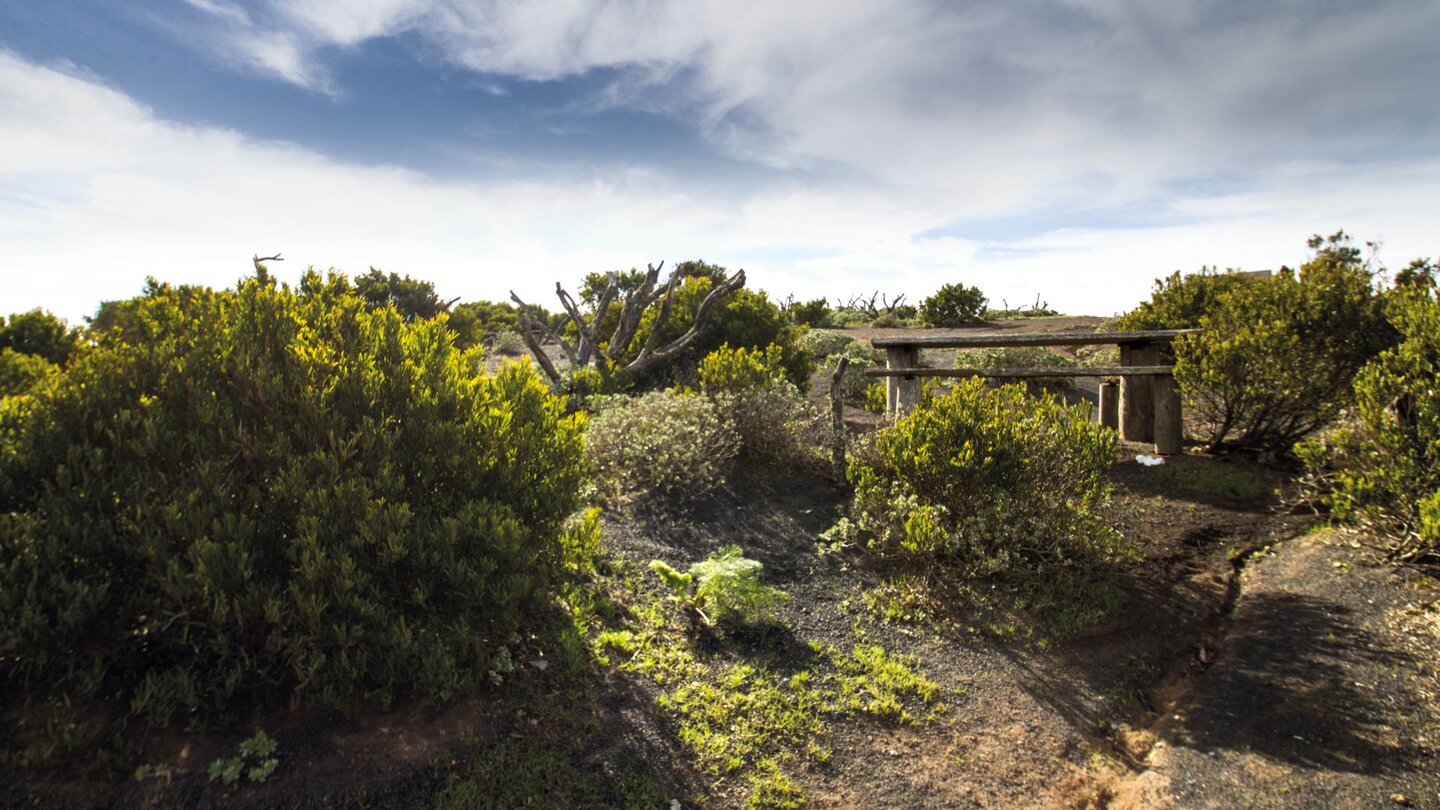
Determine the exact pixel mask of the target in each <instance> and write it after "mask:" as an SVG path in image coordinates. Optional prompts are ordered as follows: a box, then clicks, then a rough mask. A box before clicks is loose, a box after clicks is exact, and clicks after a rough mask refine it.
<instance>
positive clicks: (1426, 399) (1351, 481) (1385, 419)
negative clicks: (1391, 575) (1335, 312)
mask: <svg viewBox="0 0 1440 810" xmlns="http://www.w3.org/2000/svg"><path fill="white" fill-rule="evenodd" d="M1397 293H1398V294H1397V295H1396V296H1395V298H1394V300H1393V306H1392V316H1393V320H1394V322H1395V324H1396V325H1397V326H1398V327H1399V330H1400V334H1401V337H1402V338H1403V339H1402V341H1401V343H1400V344H1399V345H1398V346H1396V347H1395V348H1393V349H1390V350H1388V351H1385V352H1383V353H1381V354H1380V355H1379V356H1378V357H1376V358H1375V359H1374V360H1373V361H1371V362H1370V363H1369V364H1367V365H1366V366H1365V367H1364V368H1363V369H1361V370H1360V373H1359V374H1358V375H1357V376H1356V378H1355V408H1354V410H1353V413H1352V414H1351V417H1350V418H1349V419H1347V420H1345V421H1344V422H1342V423H1341V424H1340V426H1339V427H1337V428H1336V429H1335V430H1333V431H1331V432H1330V434H1329V435H1327V436H1325V437H1324V438H1323V439H1321V440H1314V441H1308V442H1305V443H1303V444H1301V445H1300V446H1299V447H1298V448H1297V452H1298V454H1299V455H1300V457H1301V459H1302V460H1303V461H1304V462H1305V466H1306V468H1307V472H1308V473H1309V480H1310V482H1311V484H1312V486H1313V487H1314V488H1315V492H1314V494H1315V495H1316V496H1317V497H1318V498H1319V499H1320V500H1321V501H1322V502H1323V503H1324V504H1326V505H1327V506H1328V507H1329V508H1330V510H1331V514H1332V516H1333V517H1335V518H1336V519H1338V520H1342V521H1353V522H1358V523H1360V524H1362V525H1365V526H1367V527H1369V528H1371V529H1373V530H1374V531H1375V532H1376V533H1377V534H1378V535H1379V536H1380V538H1381V539H1382V541H1383V542H1384V543H1385V545H1386V546H1388V548H1389V550H1390V551H1391V552H1392V553H1393V554H1395V555H1396V556H1398V557H1401V558H1407V559H1413V558H1418V557H1424V556H1435V555H1437V554H1440V302H1437V301H1436V300H1435V298H1434V297H1433V293H1428V294H1427V293H1415V292H1400V291H1397Z"/></svg>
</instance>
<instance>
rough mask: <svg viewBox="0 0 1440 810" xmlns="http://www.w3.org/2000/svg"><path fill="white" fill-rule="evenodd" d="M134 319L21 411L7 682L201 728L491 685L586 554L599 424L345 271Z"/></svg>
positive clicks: (190, 295) (151, 309)
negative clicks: (585, 463) (512, 640)
mask: <svg viewBox="0 0 1440 810" xmlns="http://www.w3.org/2000/svg"><path fill="white" fill-rule="evenodd" d="M123 315H124V317H123V319H122V320H123V328H117V329H115V330H114V331H111V332H109V333H107V335H106V337H105V339H104V340H103V341H102V342H101V343H100V344H99V345H98V346H96V347H92V348H91V349H88V350H87V351H86V352H84V353H83V355H82V356H81V357H80V358H78V359H77V360H76V361H75V362H73V363H72V365H71V367H70V368H69V369H68V370H67V371H66V373H65V374H64V375H62V376H61V377H60V378H59V379H58V380H57V381H56V383H55V384H54V385H52V386H48V387H46V388H45V389H44V390H43V391H42V392H40V393H38V394H37V395H35V396H31V397H21V398H11V399H6V400H5V401H4V410H3V413H0V614H3V615H4V616H6V617H7V619H6V621H5V622H0V668H3V674H4V677H5V678H6V679H7V681H8V682H9V684H11V686H12V687H13V688H17V689H21V690H22V691H27V693H28V698H30V699H37V700H41V701H44V700H45V699H49V701H51V702H52V704H54V705H61V704H63V705H69V704H70V703H71V702H72V701H73V702H87V701H91V700H93V699H102V698H103V699H106V700H112V699H114V700H116V701H117V702H114V703H113V704H112V705H114V706H115V708H116V709H117V710H118V712H119V714H118V715H115V716H116V717H120V718H123V717H125V716H127V715H128V716H132V717H140V718H144V719H147V720H154V721H165V720H169V719H172V718H176V717H184V718H186V719H187V721H189V722H192V723H203V722H205V721H207V720H209V719H212V718H214V717H216V716H217V715H219V714H222V713H224V712H226V711H227V710H230V709H235V708H239V707H241V706H243V705H245V704H246V703H248V702H249V701H251V700H257V701H263V702H267V703H276V702H279V703H284V702H287V701H288V702H292V703H295V704H300V705H309V706H323V707H340V708H344V707H351V706H355V705H357V704H359V703H361V702H365V703H378V704H381V705H383V704H387V703H389V702H390V701H392V700H395V699H397V698H401V697H405V696H418V697H421V698H424V699H428V700H444V699H447V698H449V697H451V696H453V695H456V694H459V693H462V692H465V691H467V690H469V689H471V688H473V687H475V686H476V685H477V684H478V683H480V682H481V681H482V680H483V678H484V673H485V672H486V669H487V663H488V661H489V657H490V656H491V655H492V654H493V653H495V651H496V649H497V647H498V645H499V644H501V643H503V642H504V641H505V640H506V639H508V638H509V636H510V635H511V634H512V633H513V632H514V631H515V628H516V627H517V625H518V624H519V623H520V622H521V620H522V618H523V617H525V616H526V615H527V611H529V610H531V609H532V608H533V607H534V606H536V605H538V604H541V603H542V602H543V600H544V598H545V594H546V593H547V591H548V588H549V586H550V585H551V583H552V582H554V581H555V579H556V578H557V577H558V576H560V574H561V571H562V569H563V567H564V565H565V564H566V560H565V555H566V546H565V541H564V540H563V533H562V524H563V521H565V519H566V518H567V516H568V515H569V514H570V513H571V512H572V511H573V509H574V508H575V507H576V506H577V505H578V492H579V489H580V485H581V479H582V470H583V468H582V464H581V436H580V427H581V424H580V420H579V419H578V418H576V417H566V416H564V415H563V408H562V404H561V402H560V401H559V400H558V399H557V398H556V397H554V396H552V395H551V394H550V393H549V392H548V391H547V390H546V388H545V386H544V385H543V384H542V383H541V382H540V380H539V379H537V378H536V376H535V375H534V374H533V373H532V372H531V371H530V370H529V369H528V367H526V366H508V367H505V368H503V369H502V370H501V371H500V372H499V373H498V374H497V375H495V376H486V375H482V374H477V372H476V367H477V365H478V362H479V357H478V356H477V355H475V354H472V353H461V352H458V351H456V350H455V349H453V348H452V346H451V339H450V336H449V334H448V333H447V332H446V330H445V327H444V325H443V324H442V323H440V322H439V321H433V320H432V321H417V322H415V323H410V324H407V323H405V322H404V321H403V320H402V318H401V317H400V315H399V314H398V313H397V312H396V311H395V310H394V309H393V308H390V307H383V308H378V309H375V310H371V309H370V308H369V307H367V305H366V302H365V301H364V299H362V298H361V297H360V296H359V295H358V294H356V293H355V291H354V288H353V287H351V286H350V285H349V284H348V282H346V281H345V279H344V278H343V277H330V278H328V279H325V278H321V277H320V276H318V275H316V274H314V273H310V274H307V275H306V276H305V278H304V280H303V281H302V282H301V284H300V286H299V289H298V290H291V289H290V288H287V287H285V286H277V285H276V284H274V283H273V282H270V281H267V280H264V279H249V280H246V281H244V282H243V283H241V284H240V285H239V286H238V288H237V290H235V291H233V292H232V291H223V292H214V291H211V290H208V289H203V288H191V287H181V288H171V287H167V286H164V285H152V287H151V289H150V293H149V294H147V295H146V296H143V297H141V298H138V299H135V300H134V301H131V302H128V305H127V306H126V307H124V308H123ZM11 694H15V693H13V692H12V693H11Z"/></svg>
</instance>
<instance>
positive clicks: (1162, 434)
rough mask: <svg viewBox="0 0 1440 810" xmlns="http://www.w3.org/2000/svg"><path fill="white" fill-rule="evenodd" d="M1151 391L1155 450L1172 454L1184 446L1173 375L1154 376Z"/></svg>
mask: <svg viewBox="0 0 1440 810" xmlns="http://www.w3.org/2000/svg"><path fill="white" fill-rule="evenodd" d="M1151 392H1152V394H1153V395H1154V398H1155V452H1156V453H1158V454H1160V455H1162V456H1173V455H1175V454H1176V453H1179V452H1180V451H1181V450H1182V449H1183V448H1184V446H1185V425H1184V423H1183V420H1182V417H1181V413H1180V389H1179V388H1177V387H1175V377H1173V376H1172V375H1169V374H1161V375H1159V376H1157V377H1155V380H1154V384H1153V385H1152V386H1151Z"/></svg>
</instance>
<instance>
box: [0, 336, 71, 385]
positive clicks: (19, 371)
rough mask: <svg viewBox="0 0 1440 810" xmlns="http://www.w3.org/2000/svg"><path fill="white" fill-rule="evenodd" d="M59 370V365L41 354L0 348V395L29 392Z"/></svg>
mask: <svg viewBox="0 0 1440 810" xmlns="http://www.w3.org/2000/svg"><path fill="white" fill-rule="evenodd" d="M59 370H60V367H59V366H57V365H55V364H54V363H51V362H50V361H49V360H46V359H45V358H43V357H41V356H39V355H36V354H25V353H24V352H17V351H15V350H14V349H11V348H4V349H0V397H8V396H14V395H16V394H24V393H27V392H29V391H30V390H31V389H33V388H34V387H35V386H37V385H39V384H40V383H41V382H43V381H45V380H48V379H50V378H51V377H53V376H54V375H55V374H56V372H58V371H59Z"/></svg>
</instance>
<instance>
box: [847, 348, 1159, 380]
mask: <svg viewBox="0 0 1440 810" xmlns="http://www.w3.org/2000/svg"><path fill="white" fill-rule="evenodd" d="M886 351H887V352H889V351H891V350H890V349H886ZM1172 371H1174V368H1173V367H1171V366H1130V367H1109V368H1079V367H1064V366H1057V367H1055V368H898V369H891V368H871V369H866V370H865V376H866V377H1005V378H1014V379H1027V378H1032V377H1145V376H1154V375H1156V374H1169V373H1170V372H1172Z"/></svg>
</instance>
